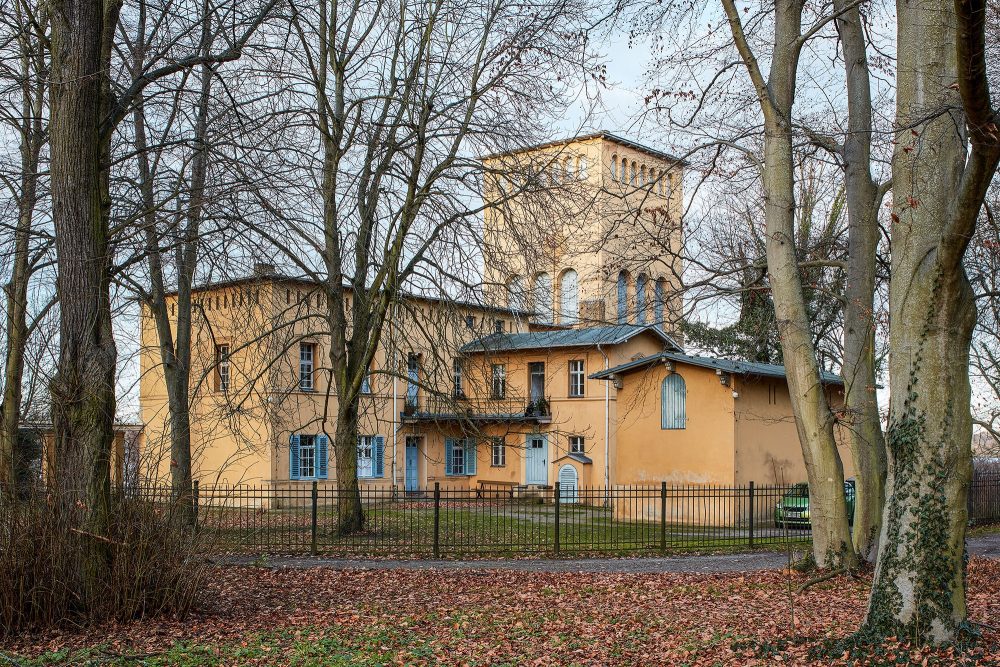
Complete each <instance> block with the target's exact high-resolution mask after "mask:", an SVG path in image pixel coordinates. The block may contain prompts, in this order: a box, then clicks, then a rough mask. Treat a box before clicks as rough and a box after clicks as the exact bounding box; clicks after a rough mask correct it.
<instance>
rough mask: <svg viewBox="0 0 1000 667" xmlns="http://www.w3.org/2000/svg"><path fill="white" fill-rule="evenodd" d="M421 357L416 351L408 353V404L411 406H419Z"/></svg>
mask: <svg viewBox="0 0 1000 667" xmlns="http://www.w3.org/2000/svg"><path fill="white" fill-rule="evenodd" d="M419 381H420V358H419V357H418V356H417V354H416V353H414V352H411V353H409V354H408V355H406V404H407V405H408V406H410V407H411V408H415V407H416V406H417V400H418V397H419V390H420V385H419V384H418V383H419Z"/></svg>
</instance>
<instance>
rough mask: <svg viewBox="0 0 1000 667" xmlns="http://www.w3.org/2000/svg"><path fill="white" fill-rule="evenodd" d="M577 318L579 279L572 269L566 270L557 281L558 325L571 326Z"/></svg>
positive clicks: (578, 309) (578, 310)
mask: <svg viewBox="0 0 1000 667" xmlns="http://www.w3.org/2000/svg"><path fill="white" fill-rule="evenodd" d="M579 317H580V285H579V277H578V276H577V273H576V271H574V270H573V269H566V270H565V271H563V274H562V277H561V278H560V279H559V323H560V324H566V325H573V324H576V323H577V321H578V320H579Z"/></svg>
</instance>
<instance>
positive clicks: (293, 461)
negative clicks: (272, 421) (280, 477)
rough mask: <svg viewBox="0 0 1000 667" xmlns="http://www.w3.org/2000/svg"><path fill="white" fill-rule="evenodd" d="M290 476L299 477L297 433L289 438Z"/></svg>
mask: <svg viewBox="0 0 1000 667" xmlns="http://www.w3.org/2000/svg"><path fill="white" fill-rule="evenodd" d="M288 477H289V479H298V478H299V436H297V435H293V436H292V437H290V438H289V439H288Z"/></svg>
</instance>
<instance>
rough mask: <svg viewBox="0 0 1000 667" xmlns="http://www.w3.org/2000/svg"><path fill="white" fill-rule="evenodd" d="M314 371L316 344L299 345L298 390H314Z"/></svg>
mask: <svg viewBox="0 0 1000 667" xmlns="http://www.w3.org/2000/svg"><path fill="white" fill-rule="evenodd" d="M315 371H316V344H315V343H300V344H299V389H301V390H302V391H312V390H313V389H315V388H316V385H315V383H314V381H313V375H314V373H315Z"/></svg>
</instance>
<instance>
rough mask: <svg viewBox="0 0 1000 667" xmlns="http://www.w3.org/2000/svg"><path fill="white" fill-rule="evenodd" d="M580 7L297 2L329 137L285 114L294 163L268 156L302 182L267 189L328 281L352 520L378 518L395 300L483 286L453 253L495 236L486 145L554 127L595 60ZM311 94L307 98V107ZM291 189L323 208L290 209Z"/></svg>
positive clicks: (298, 256) (298, 30) (297, 46)
mask: <svg viewBox="0 0 1000 667" xmlns="http://www.w3.org/2000/svg"><path fill="white" fill-rule="evenodd" d="M581 15H582V8H581V6H578V5H576V4H574V3H565V2H549V1H547V0H540V1H539V2H533V3H529V4H527V5H524V4H522V5H519V6H517V7H513V6H511V5H509V4H507V3H504V2H499V1H495V0H485V1H483V2H474V3H471V4H470V3H454V2H450V1H445V0H436V1H434V2H430V3H426V2H420V3H412V2H399V3H386V2H378V3H375V4H374V5H368V4H363V3H358V2H355V3H350V4H348V5H340V4H337V3H328V2H319V3H317V4H316V5H305V6H302V5H296V6H295V7H293V9H292V25H293V28H294V32H295V36H296V38H297V39H296V41H293V42H292V43H290V44H289V45H288V46H287V51H286V53H287V54H289V55H290V56H292V57H291V58H290V59H289V61H288V63H287V64H286V66H287V67H288V69H287V70H286V71H284V73H283V74H282V75H281V78H287V79H290V80H292V81H294V82H296V84H297V85H296V86H293V94H292V95H291V100H292V101H291V102H290V103H289V108H290V109H292V110H293V112H294V111H298V112H299V113H300V114H301V116H300V117H304V118H306V119H308V120H307V122H308V124H310V125H312V126H313V127H315V129H316V133H317V134H316V135H312V136H311V137H310V138H309V139H307V140H306V142H305V146H304V147H303V148H302V150H301V151H300V152H297V153H296V152H293V151H292V150H290V147H292V146H296V145H299V146H301V145H302V139H301V136H302V128H301V126H300V125H296V124H293V125H291V126H290V127H289V126H286V132H287V133H286V134H284V135H283V136H284V137H287V138H288V143H286V145H285V148H284V151H283V153H284V154H285V156H284V159H288V160H294V161H295V163H294V164H292V165H289V164H288V163H285V164H284V165H282V167H280V168H277V169H275V168H274V167H270V165H269V166H268V168H271V170H272V173H275V172H276V171H277V173H281V172H290V173H292V174H295V175H297V177H298V178H299V179H301V180H300V181H299V182H298V183H296V184H291V185H287V186H286V185H285V182H284V181H282V182H281V183H280V184H279V183H274V184H272V186H271V187H272V189H271V190H270V191H269V192H268V193H266V194H265V193H263V192H262V193H261V196H260V198H259V203H260V205H261V206H262V208H263V209H264V211H265V212H266V215H267V216H269V217H270V218H271V219H272V220H278V221H283V222H281V223H280V224H278V226H277V227H274V226H272V227H270V231H261V233H263V234H265V237H266V238H268V239H269V241H270V242H271V243H272V244H273V246H274V247H277V248H281V249H283V250H284V251H285V252H286V253H287V256H288V258H289V260H290V261H292V262H293V263H294V264H295V265H296V266H297V267H298V268H299V270H300V271H301V272H302V273H304V274H306V275H307V276H309V277H310V279H312V280H314V281H316V282H317V283H318V284H320V285H321V289H322V301H323V303H324V304H325V305H324V308H325V310H324V318H325V320H326V321H325V326H324V328H325V329H326V330H327V331H328V332H329V335H330V338H331V344H330V348H329V355H328V356H329V373H330V376H331V382H330V385H331V389H330V391H331V393H335V395H336V407H335V409H334V408H333V407H331V417H332V418H333V419H332V420H331V421H332V422H333V423H334V424H335V427H334V428H335V431H336V432H335V433H334V435H333V438H332V439H333V442H334V452H335V458H336V471H337V482H338V486H339V488H340V493H341V502H340V506H339V507H340V517H339V523H338V530H340V531H342V532H353V531H357V530H359V529H361V528H362V527H363V525H364V514H363V511H362V507H361V503H360V494H359V488H358V478H357V466H356V457H357V438H358V421H359V410H360V409H359V399H360V398H361V395H362V387H363V385H364V383H365V382H366V380H365V378H366V376H367V374H368V372H369V367H370V365H371V362H372V359H373V357H374V355H375V353H376V348H377V346H378V344H379V341H380V339H381V337H382V335H383V333H384V331H385V330H386V327H387V326H388V322H389V320H390V319H391V318H392V317H394V316H395V315H394V312H395V311H394V310H393V307H394V304H396V303H398V302H399V301H400V300H401V299H402V298H403V297H402V295H403V292H404V288H405V289H406V290H410V291H413V292H416V293H418V294H424V295H434V296H442V295H447V294H449V293H450V294H451V295H452V296H456V295H457V293H460V292H461V291H462V289H463V286H465V285H469V284H475V283H478V282H479V280H477V279H476V278H475V277H474V276H470V271H469V268H468V267H469V266H470V264H471V262H470V261H469V260H470V259H471V258H470V256H469V252H468V251H467V250H461V251H459V252H457V253H452V252H450V251H449V250H448V249H449V248H451V249H455V248H461V247H462V246H464V245H467V244H470V242H475V240H476V239H477V237H478V238H481V233H477V232H476V231H475V229H476V227H477V226H479V225H480V223H479V220H480V217H481V215H482V213H483V210H484V206H483V204H482V200H481V189H480V188H481V187H482V185H483V181H484V177H483V175H484V173H485V172H486V168H485V167H484V164H483V162H482V161H481V160H480V157H481V156H482V155H484V154H488V153H495V152H501V151H506V150H510V149H514V148H518V147H521V146H524V145H525V144H526V143H529V142H530V141H531V140H532V139H533V138H535V137H538V136H540V135H543V134H544V132H542V131H540V129H541V128H542V126H543V123H544V121H545V119H547V118H550V117H552V113H553V112H554V111H556V110H558V109H559V108H562V106H563V105H564V97H565V96H566V94H567V91H569V90H570V81H571V79H573V78H575V77H573V76H571V74H572V73H573V70H571V69H570V68H571V67H572V66H573V63H574V61H575V63H576V66H577V67H579V66H580V64H581V63H582V58H583V52H584V40H583V38H582V36H581V34H580V32H579V30H577V21H578V20H579V19H580V17H581ZM304 90H308V91H309V92H308V94H307V95H306V97H305V104H303V107H305V105H306V104H307V105H308V107H306V108H301V107H299V108H297V107H296V101H300V102H301V100H302V99H303V96H302V94H303V93H302V91H304ZM262 153H263V151H262ZM317 154H318V156H319V157H318V158H314V157H313V156H315V155H317ZM260 161H261V162H262V163H263V164H267V163H268V162H270V160H268V159H267V157H264V158H263V159H261V160H260ZM272 180H274V179H272ZM303 183H305V184H306V187H304V188H303V186H302V184H303ZM283 187H286V188H287V189H286V191H285V192H282V188H283ZM289 192H294V193H296V194H297V193H300V192H303V193H305V197H304V201H306V202H315V206H313V205H312V204H311V203H310V204H309V205H307V206H305V207H303V206H302V204H301V203H300V202H288V204H287V205H278V204H277V203H276V202H284V201H287V199H288V197H289V194H288V193H289ZM275 195H276V196H275ZM302 208H306V209H307V210H305V211H301V209H302ZM276 230H280V231H276ZM317 258H318V259H319V261H318V262H316V261H315V260H316V259H317ZM456 260H458V261H457V262H456ZM480 298H481V297H480ZM396 372H400V371H396Z"/></svg>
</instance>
